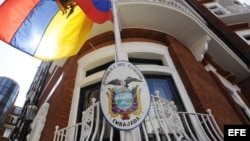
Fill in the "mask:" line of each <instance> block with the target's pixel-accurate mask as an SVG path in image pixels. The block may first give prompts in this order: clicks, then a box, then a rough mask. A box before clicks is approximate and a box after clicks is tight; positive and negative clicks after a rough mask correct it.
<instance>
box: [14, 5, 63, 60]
mask: <svg viewBox="0 0 250 141" xmlns="http://www.w3.org/2000/svg"><path fill="white" fill-rule="evenodd" d="M58 11H59V8H58V6H57V4H56V2H55V1H53V0H41V1H40V2H39V3H38V4H37V6H36V7H35V8H34V9H33V10H32V11H31V13H30V14H29V15H28V17H27V18H26V19H25V21H24V22H23V23H22V25H21V26H20V28H19V29H18V31H17V32H16V34H15V35H14V36H13V38H12V40H11V42H10V44H11V45H12V46H14V47H16V48H17V49H19V50H21V51H24V52H26V53H28V54H30V55H32V56H33V55H34V54H35V51H36V49H37V47H38V45H39V42H40V41H41V38H42V37H43V34H44V32H45V31H46V28H47V27H48V25H49V23H50V21H51V20H52V19H53V17H54V16H55V14H56V13H57V12H58ZM48 45H49V43H48Z"/></svg>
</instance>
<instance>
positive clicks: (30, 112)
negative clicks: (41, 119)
mask: <svg viewBox="0 0 250 141" xmlns="http://www.w3.org/2000/svg"><path fill="white" fill-rule="evenodd" d="M36 111H37V106H36V105H34V104H29V105H28V106H27V110H26V115H25V118H26V120H30V121H33V119H34V117H35V116H36Z"/></svg>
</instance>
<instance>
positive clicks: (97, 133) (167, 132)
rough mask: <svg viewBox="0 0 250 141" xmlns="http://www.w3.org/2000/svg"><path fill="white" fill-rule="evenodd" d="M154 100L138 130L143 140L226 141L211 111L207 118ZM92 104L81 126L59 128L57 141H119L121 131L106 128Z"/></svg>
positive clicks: (97, 105) (94, 102)
mask: <svg viewBox="0 0 250 141" xmlns="http://www.w3.org/2000/svg"><path fill="white" fill-rule="evenodd" d="M151 100H152V102H151V108H150V110H149V113H148V116H147V117H146V118H145V120H144V122H143V123H142V124H141V125H140V127H139V129H140V136H141V137H140V138H141V140H145V141H148V140H157V141H161V140H166V139H167V140H168V141H171V140H174V141H176V140H178V141H183V140H186V141H203V140H204V141H210V140H213V141H222V140H223V134H222V132H221V130H220V129H219V127H218V126H217V123H216V121H215V120H214V117H213V115H212V114H211V110H208V114H204V113H188V112H178V111H177V108H176V105H175V104H174V103H173V102H170V101H167V100H166V99H162V98H160V97H159V96H151ZM92 102H93V104H92V105H91V106H90V107H89V108H88V109H87V110H85V111H84V112H83V113H82V121H81V122H80V123H77V124H75V125H72V126H69V127H65V128H62V129H59V127H58V126H56V131H55V135H54V141H89V140H91V141H94V140H95V141H96V140H98V141H102V140H110V141H113V140H115V141H116V140H119V139H117V138H115V136H116V135H117V134H119V131H118V130H117V129H113V127H111V126H110V125H109V124H107V123H106V120H105V118H104V117H103V116H102V114H101V112H100V103H99V102H96V101H95V99H93V100H92ZM114 132H115V134H114ZM125 132H126V131H125ZM131 138H132V137H131Z"/></svg>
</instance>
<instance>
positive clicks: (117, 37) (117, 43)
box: [111, 0, 122, 61]
mask: <svg viewBox="0 0 250 141" xmlns="http://www.w3.org/2000/svg"><path fill="white" fill-rule="evenodd" d="M115 1H116V0H111V3H112V15H113V25H114V36H115V53H116V61H119V60H122V55H121V54H122V50H121V35H120V29H119V24H118V18H117V8H116V3H115Z"/></svg>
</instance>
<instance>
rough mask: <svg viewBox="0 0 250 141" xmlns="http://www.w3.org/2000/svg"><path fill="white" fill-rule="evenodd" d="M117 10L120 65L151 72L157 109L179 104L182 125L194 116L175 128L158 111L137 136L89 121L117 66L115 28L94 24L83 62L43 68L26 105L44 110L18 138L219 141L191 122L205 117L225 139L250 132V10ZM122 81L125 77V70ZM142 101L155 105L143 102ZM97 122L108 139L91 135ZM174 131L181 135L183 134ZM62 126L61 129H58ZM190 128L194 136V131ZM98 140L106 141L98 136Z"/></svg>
mask: <svg viewBox="0 0 250 141" xmlns="http://www.w3.org/2000/svg"><path fill="white" fill-rule="evenodd" d="M117 8H118V15H119V26H120V34H121V58H120V60H124V61H128V62H131V63H133V64H134V65H135V66H136V67H137V68H138V69H139V70H140V71H141V72H142V73H143V75H144V77H145V80H146V82H147V85H148V88H149V93H150V95H151V97H152V100H151V103H153V106H152V107H151V108H152V109H154V108H155V107H156V105H157V103H158V102H159V101H162V100H163V101H164V100H165V101H167V102H165V104H166V105H172V106H173V105H174V106H173V107H172V111H171V112H170V113H168V115H170V116H169V117H171V116H173V115H175V116H177V115H178V116H177V117H178V118H177V119H179V117H180V118H182V116H181V115H182V114H187V115H189V117H188V118H182V120H178V125H174V122H173V121H171V120H166V123H165V122H164V120H165V118H163V117H164V116H166V115H164V116H163V115H161V112H159V111H160V110H159V109H155V110H153V112H156V114H155V115H154V116H153V115H151V112H152V111H151V109H150V110H149V113H148V115H149V118H145V120H144V122H143V123H142V124H141V125H140V127H138V128H135V129H133V130H129V131H120V130H119V129H117V128H114V129H113V128H112V126H109V124H108V123H107V124H105V119H101V120H99V119H98V120H97V119H96V120H95V119H91V118H90V117H89V116H90V115H93V114H92V113H91V114H87V113H86V112H88V111H89V110H90V109H89V107H94V106H95V107H98V106H96V105H95V103H97V105H98V104H99V103H98V102H99V100H100V91H101V86H102V79H103V75H104V74H105V71H107V70H106V69H107V68H108V67H109V66H110V65H111V64H113V63H114V62H117V59H116V44H115V43H116V42H115V36H114V32H113V24H112V22H105V23H104V24H94V26H93V29H92V32H91V34H90V36H89V39H88V40H87V41H86V42H85V44H84V45H83V47H82V49H81V50H80V51H79V53H78V54H77V55H75V56H72V57H70V58H67V59H62V60H56V61H53V62H51V63H49V62H43V64H42V66H44V65H45V66H46V67H45V68H46V69H41V70H46V71H42V72H44V73H38V74H37V77H39V78H42V79H39V81H34V82H36V84H37V87H38V88H39V89H36V92H35V93H34V95H31V94H29V95H28V100H27V101H29V102H27V104H26V106H27V107H28V105H29V104H30V103H32V104H34V105H36V106H37V107H38V109H39V110H38V111H37V114H36V116H35V117H34V119H32V123H31V122H30V123H29V125H30V126H29V127H30V128H29V130H28V132H25V133H24V132H23V133H21V132H20V135H18V136H15V137H13V139H20V137H21V136H25V137H26V138H27V140H32V141H36V140H40V141H47V140H53V139H54V140H57V139H58V138H59V140H60V139H61V140H74V139H75V140H82V139H85V138H86V139H91V138H93V137H94V138H93V140H94V139H96V140H101V139H100V138H101V137H102V138H103V140H109V139H110V138H112V139H113V140H144V139H146V138H148V139H149V140H154V139H158V140H164V139H165V138H167V139H173V138H184V139H189V138H190V139H191V140H205V141H206V140H208V138H211V137H213V135H209V133H207V132H205V131H204V132H202V133H200V132H199V131H197V130H196V129H197V128H202V127H201V126H200V125H199V123H201V122H199V120H198V119H197V118H196V119H195V118H192V117H191V115H202V114H198V113H203V114H208V115H210V116H211V114H212V115H213V116H212V117H213V119H214V121H215V123H216V125H215V127H216V126H218V128H219V130H220V131H221V132H223V130H224V125H230V124H239V125H249V123H250V110H249V106H250V95H249V84H250V77H249V76H250V70H249V66H250V60H249V59H250V48H249V45H250V44H249V35H250V26H249V23H250V19H249V17H250V8H249V5H245V4H241V3H239V2H236V1H233V0H220V1H212V0H202V1H197V0H186V1H183V0H166V1H151V0H142V1H126V0H119V1H117ZM42 68H44V67H42ZM120 75H121V76H122V75H124V73H123V72H122V71H121V73H120ZM155 94H157V100H156V101H155ZM34 97H35V98H34ZM93 98H94V99H95V101H93ZM31 99H32V100H31ZM159 99H160V100H159ZM33 101H35V102H33ZM141 102H148V101H143V97H141ZM93 103H94V105H93ZM83 111H86V112H83ZM163 111H164V112H165V113H166V112H167V110H166V109H163ZM168 112H169V111H168ZM207 112H209V113H207ZM97 113H99V111H97ZM97 113H95V114H97ZM97 115H98V114H97ZM93 117H97V116H96V115H95V116H93ZM152 117H155V119H152ZM159 117H160V119H159ZM169 117H166V119H169ZM183 119H184V120H185V119H186V120H187V122H186V123H184V122H183ZM85 120H86V121H85ZM91 121H92V122H91ZM97 121H100V123H103V124H104V125H106V127H105V129H107V130H105V132H104V134H102V135H101V131H100V132H98V131H96V132H91V131H92V130H91V129H93V131H95V129H98V128H99V124H97ZM147 121H149V122H147ZM78 123H81V124H80V125H81V130H80V129H78V128H75V127H78V125H79V124H78ZM92 123H93V124H92ZM148 123H150V124H148ZM163 123H164V124H163ZM117 124H119V123H117ZM131 124H132V122H131ZM153 124H154V125H157V126H158V127H155V126H154V125H153ZM172 125H173V126H174V127H176V128H178V129H180V130H178V132H179V131H181V132H180V133H177V131H176V130H175V129H174V128H173V126H172ZM56 126H59V128H58V129H57V130H56V129H55V127H56ZM94 126H96V127H94ZM202 126H204V125H202ZM27 127H28V126H27ZM188 127H189V128H190V130H188V129H186V128H188ZM62 128H65V129H63V130H62ZM166 128H167V129H166ZM27 129H28V128H27ZM60 129H61V130H60ZM83 129H85V130H83ZM144 129H145V130H144ZM202 129H203V128H202ZM55 131H57V132H56V133H57V134H54V132H55ZM60 131H61V132H60ZM220 131H218V132H217V133H218V134H220ZM156 133H157V134H156ZM96 134H98V135H101V137H99V136H93V135H96ZM60 135H64V136H63V137H61V136H60ZM88 135H90V136H88ZM60 137H61V138H60ZM221 138H222V139H223V135H222V136H221ZM22 139H23V138H22ZM214 140H220V137H218V138H217V137H215V139H214Z"/></svg>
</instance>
